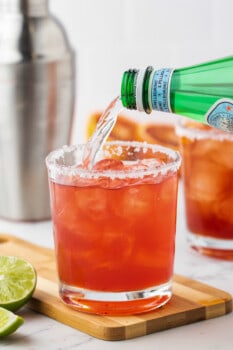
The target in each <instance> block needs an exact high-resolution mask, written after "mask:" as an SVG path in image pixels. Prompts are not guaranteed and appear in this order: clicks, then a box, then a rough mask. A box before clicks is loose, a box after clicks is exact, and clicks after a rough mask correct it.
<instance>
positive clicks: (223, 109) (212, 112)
mask: <svg viewBox="0 0 233 350" xmlns="http://www.w3.org/2000/svg"><path fill="white" fill-rule="evenodd" d="M206 122H207V124H209V125H210V126H213V127H214V128H218V129H221V130H223V131H228V132H233V100H230V99H225V98H224V99H221V100H218V101H217V102H216V103H215V104H214V105H213V106H212V107H211V108H210V109H209V111H208V112H207V113H206Z"/></svg>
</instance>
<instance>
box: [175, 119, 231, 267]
mask: <svg viewBox="0 0 233 350" xmlns="http://www.w3.org/2000/svg"><path fill="white" fill-rule="evenodd" d="M176 130H177V134H178V136H179V142H180V152H181V156H182V159H183V162H182V175H183V181H184V197H185V209H186V222H187V228H188V241H189V243H190V245H191V246H192V247H193V248H194V249H196V250H198V251H199V252H201V253H203V254H206V255H209V256H214V257H217V258H223V259H228V260H232V259H233V181H232V180H233V134H230V133H227V132H223V131H220V130H217V129H213V128H211V127H209V126H206V125H204V124H199V123H195V122H189V121H185V120H182V121H181V122H180V123H179V124H178V125H177V128H176Z"/></svg>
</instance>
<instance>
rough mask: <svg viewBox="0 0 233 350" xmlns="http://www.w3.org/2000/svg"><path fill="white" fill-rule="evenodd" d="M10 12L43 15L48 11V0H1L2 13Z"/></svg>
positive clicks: (34, 15) (33, 15)
mask: <svg viewBox="0 0 233 350" xmlns="http://www.w3.org/2000/svg"><path fill="white" fill-rule="evenodd" d="M9 13H19V14H23V15H25V16H29V17H38V16H43V15H46V14H47V13H48V0H0V14H9Z"/></svg>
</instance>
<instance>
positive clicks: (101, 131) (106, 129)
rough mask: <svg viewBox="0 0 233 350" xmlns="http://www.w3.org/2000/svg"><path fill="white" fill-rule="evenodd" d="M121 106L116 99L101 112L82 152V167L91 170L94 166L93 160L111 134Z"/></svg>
mask: <svg viewBox="0 0 233 350" xmlns="http://www.w3.org/2000/svg"><path fill="white" fill-rule="evenodd" d="M122 109H123V106H122V102H121V99H120V97H119V96H118V97H116V98H115V99H114V100H113V101H112V102H111V103H110V104H109V106H108V107H107V108H106V110H105V111H104V112H103V114H102V116H101V117H100V119H99V121H98V123H97V126H96V129H95V131H94V133H93V135H92V136H91V138H90V139H89V140H88V142H87V144H86V146H85V149H84V152H83V166H84V167H85V168H88V169H91V168H92V167H93V165H94V164H95V158H96V154H97V153H98V151H99V150H100V149H101V147H102V145H103V144H104V142H105V141H106V139H107V138H108V136H109V134H110V133H111V131H112V129H113V127H114V125H115V123H116V121H117V116H118V114H119V113H120V112H121V111H122Z"/></svg>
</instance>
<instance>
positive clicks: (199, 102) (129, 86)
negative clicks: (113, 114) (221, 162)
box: [121, 56, 233, 132]
mask: <svg viewBox="0 0 233 350" xmlns="http://www.w3.org/2000/svg"><path fill="white" fill-rule="evenodd" d="M121 100H122V104H123V106H124V107H126V108H128V109H137V110H139V111H145V112H147V113H150V112H151V111H152V110H159V111H164V112H171V113H175V114H178V115H183V116H186V117H189V118H191V119H195V120H197V121H199V122H202V123H207V124H209V125H211V126H213V127H216V128H219V129H222V130H225V131H228V132H233V56H230V57H226V58H222V59H218V60H215V61H210V62H206V63H202V64H199V65H195V66H190V67H185V68H180V69H170V68H164V69H159V70H154V69H153V68H152V67H147V68H146V69H140V70H137V69H130V70H128V71H126V72H124V74H123V77H122V84H121Z"/></svg>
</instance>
